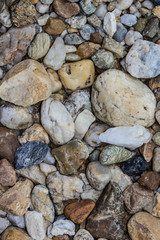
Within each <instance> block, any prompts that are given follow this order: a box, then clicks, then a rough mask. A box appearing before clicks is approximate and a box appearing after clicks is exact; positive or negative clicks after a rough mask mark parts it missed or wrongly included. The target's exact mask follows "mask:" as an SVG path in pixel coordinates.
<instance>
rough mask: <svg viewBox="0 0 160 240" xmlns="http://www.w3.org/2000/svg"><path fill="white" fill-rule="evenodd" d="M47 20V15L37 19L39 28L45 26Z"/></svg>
mask: <svg viewBox="0 0 160 240" xmlns="http://www.w3.org/2000/svg"><path fill="white" fill-rule="evenodd" d="M48 18H49V14H44V15H42V16H40V17H39V18H38V19H37V22H38V24H39V26H45V25H46V23H47V21H48Z"/></svg>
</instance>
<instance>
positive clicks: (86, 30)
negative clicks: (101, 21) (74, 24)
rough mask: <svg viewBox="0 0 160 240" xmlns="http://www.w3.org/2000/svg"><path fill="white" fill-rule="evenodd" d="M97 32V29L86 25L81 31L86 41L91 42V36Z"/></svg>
mask: <svg viewBox="0 0 160 240" xmlns="http://www.w3.org/2000/svg"><path fill="white" fill-rule="evenodd" d="M94 32H95V29H94V28H93V27H92V26H91V25H89V24H86V25H84V27H83V28H82V29H81V30H80V34H81V36H82V38H83V39H84V40H87V41H88V40H90V35H91V34H92V33H94Z"/></svg>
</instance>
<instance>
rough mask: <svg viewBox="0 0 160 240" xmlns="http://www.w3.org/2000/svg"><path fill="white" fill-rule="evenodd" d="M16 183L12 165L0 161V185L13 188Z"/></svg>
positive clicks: (4, 160)
mask: <svg viewBox="0 0 160 240" xmlns="http://www.w3.org/2000/svg"><path fill="white" fill-rule="evenodd" d="M16 181H17V177H16V173H15V171H14V168H13V167H12V165H11V164H10V163H9V162H8V161H7V160H6V159H2V160H0V184H2V186H13V185H14V184H15V183H16Z"/></svg>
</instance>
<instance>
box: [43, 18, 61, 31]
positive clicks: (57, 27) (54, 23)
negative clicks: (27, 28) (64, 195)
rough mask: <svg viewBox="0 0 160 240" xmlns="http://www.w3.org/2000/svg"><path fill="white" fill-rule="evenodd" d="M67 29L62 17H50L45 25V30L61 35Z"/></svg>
mask: <svg viewBox="0 0 160 240" xmlns="http://www.w3.org/2000/svg"><path fill="white" fill-rule="evenodd" d="M64 30H65V24H64V22H63V21H62V20H61V19H58V18H52V17H50V18H49V19H48V21H47V23H46V25H45V31H46V32H47V33H48V34H50V35H59V34H61V33H62V32H63V31H64Z"/></svg>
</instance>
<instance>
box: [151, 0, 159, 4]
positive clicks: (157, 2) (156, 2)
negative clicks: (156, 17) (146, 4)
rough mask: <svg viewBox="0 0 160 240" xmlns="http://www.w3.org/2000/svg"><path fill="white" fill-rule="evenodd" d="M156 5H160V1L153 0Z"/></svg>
mask: <svg viewBox="0 0 160 240" xmlns="http://www.w3.org/2000/svg"><path fill="white" fill-rule="evenodd" d="M152 2H153V4H154V5H160V0H152Z"/></svg>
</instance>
